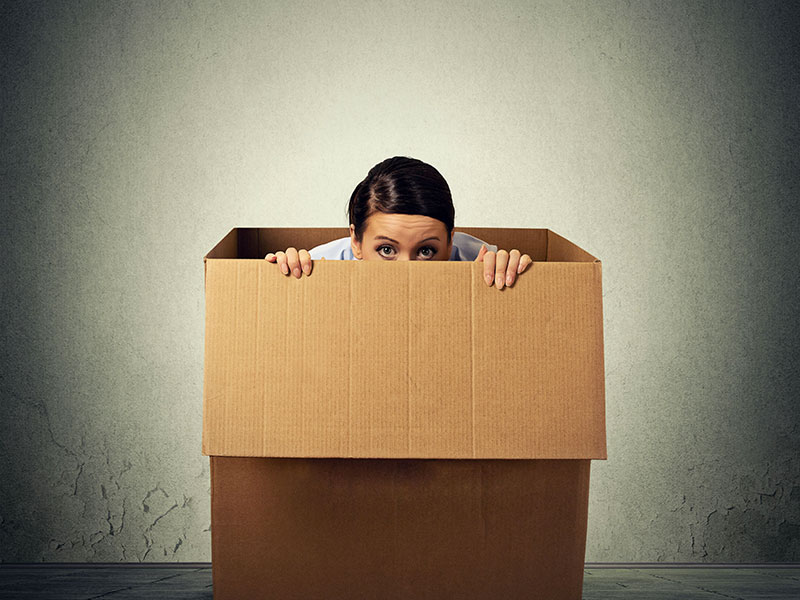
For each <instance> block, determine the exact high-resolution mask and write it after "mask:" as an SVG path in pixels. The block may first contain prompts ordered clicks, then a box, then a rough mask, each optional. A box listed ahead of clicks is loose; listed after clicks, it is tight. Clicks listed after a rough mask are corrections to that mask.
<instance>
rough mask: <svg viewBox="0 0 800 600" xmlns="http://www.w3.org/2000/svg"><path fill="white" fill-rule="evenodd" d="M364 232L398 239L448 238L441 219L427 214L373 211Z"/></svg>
mask: <svg viewBox="0 0 800 600" xmlns="http://www.w3.org/2000/svg"><path fill="white" fill-rule="evenodd" d="M364 233H366V234H368V235H371V236H379V235H385V236H388V237H391V238H394V239H396V240H402V239H410V238H414V239H416V238H418V237H419V236H421V235H424V236H425V237H429V236H430V237H434V236H435V237H438V238H440V239H441V240H444V239H445V238H446V234H447V231H446V229H445V226H444V223H442V222H441V221H440V220H439V219H434V218H432V217H426V216H425V215H405V214H386V213H373V214H372V215H370V216H369V218H368V219H367V227H366V229H365V230H364Z"/></svg>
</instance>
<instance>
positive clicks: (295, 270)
mask: <svg viewBox="0 0 800 600" xmlns="http://www.w3.org/2000/svg"><path fill="white" fill-rule="evenodd" d="M292 274H293V275H294V276H295V277H297V278H298V279H300V267H295V268H294V270H293V271H292Z"/></svg>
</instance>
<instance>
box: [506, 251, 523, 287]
mask: <svg viewBox="0 0 800 600" xmlns="http://www.w3.org/2000/svg"><path fill="white" fill-rule="evenodd" d="M519 261H520V253H519V250H517V249H516V248H515V249H513V250H512V251H511V252H509V253H508V266H507V267H506V272H505V277H506V286H510V285H513V284H514V280H515V279H516V278H517V268H518V267H519Z"/></svg>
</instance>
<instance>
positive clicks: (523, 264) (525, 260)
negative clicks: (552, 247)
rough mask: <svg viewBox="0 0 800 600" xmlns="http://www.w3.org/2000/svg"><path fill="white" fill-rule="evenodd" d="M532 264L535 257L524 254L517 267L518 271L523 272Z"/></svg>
mask: <svg viewBox="0 0 800 600" xmlns="http://www.w3.org/2000/svg"><path fill="white" fill-rule="evenodd" d="M531 264H533V259H532V258H531V257H530V256H529V255H527V254H523V255H522V258H520V260H519V267H517V273H522V272H523V271H524V270H525V269H527V268H528V267H530V266H531Z"/></svg>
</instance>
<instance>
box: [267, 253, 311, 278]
mask: <svg viewBox="0 0 800 600" xmlns="http://www.w3.org/2000/svg"><path fill="white" fill-rule="evenodd" d="M264 260H267V261H269V262H277V263H278V264H279V265H280V267H281V272H282V273H283V274H284V275H288V274H289V273H291V274H292V275H294V276H295V277H297V278H298V279H300V277H301V276H302V275H303V273H305V274H306V275H311V265H312V260H311V255H310V254H309V253H308V250H302V249H301V250H297V249H296V248H287V250H286V252H281V251H280V250H279V251H278V252H274V253H273V252H270V253H269V254H267V255H266V256H265V257H264Z"/></svg>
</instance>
